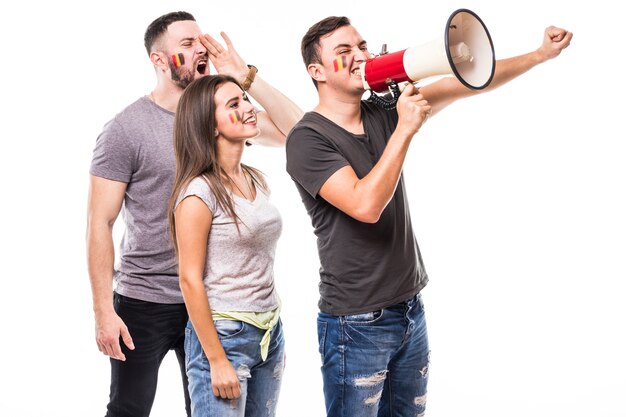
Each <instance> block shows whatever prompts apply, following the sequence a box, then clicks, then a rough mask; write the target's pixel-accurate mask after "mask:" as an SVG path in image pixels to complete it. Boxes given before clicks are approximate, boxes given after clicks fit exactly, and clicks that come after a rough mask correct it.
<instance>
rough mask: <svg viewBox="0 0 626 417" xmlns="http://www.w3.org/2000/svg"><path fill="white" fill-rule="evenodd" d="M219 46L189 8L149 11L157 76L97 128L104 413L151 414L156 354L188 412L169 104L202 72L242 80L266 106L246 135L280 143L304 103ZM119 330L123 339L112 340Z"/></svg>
mask: <svg viewBox="0 0 626 417" xmlns="http://www.w3.org/2000/svg"><path fill="white" fill-rule="evenodd" d="M222 36H223V38H224V40H225V42H226V47H223V46H222V45H221V44H220V43H219V42H217V41H216V40H215V39H213V38H211V37H210V36H208V35H203V34H202V32H201V31H200V28H199V27H198V25H197V23H196V21H195V19H194V17H193V16H192V15H191V14H189V13H186V12H174V13H168V14H166V15H163V16H161V17H159V18H157V19H156V20H154V21H153V22H152V23H151V24H150V25H149V26H148V28H147V30H146V33H145V37H144V43H145V46H146V50H147V52H148V55H149V57H150V61H151V62H152V64H153V66H154V68H155V72H156V77H157V84H156V87H155V89H154V90H153V91H152V92H151V93H150V94H149V95H147V96H144V97H141V98H140V99H138V100H137V101H135V102H134V103H132V104H131V105H129V106H128V107H126V108H125V109H124V110H122V111H121V112H120V113H119V114H117V115H116V116H115V117H114V118H113V119H112V120H111V121H109V122H108V123H107V124H106V125H105V127H104V129H103V131H102V133H101V134H100V135H99V136H98V140H97V142H96V146H95V149H94V153H93V160H92V164H91V168H90V174H91V175H90V190H89V201H88V225H87V258H88V259H87V260H88V267H89V276H90V280H91V287H92V293H93V308H94V313H95V322H96V343H97V345H98V349H99V350H100V351H101V352H102V353H103V354H105V355H107V356H109V357H110V358H111V359H110V362H111V392H110V399H109V404H108V406H107V416H108V417H113V416H133V417H138V416H141V417H143V416H149V414H150V409H151V407H152V403H153V401H154V396H155V393H156V386H157V376H158V370H159V366H160V364H161V361H162V359H163V358H164V357H165V355H166V354H167V352H168V351H170V350H174V351H175V352H176V355H177V357H178V360H179V363H180V368H181V374H182V377H183V386H184V388H185V399H186V408H187V415H190V401H189V396H188V394H187V389H186V388H187V378H186V375H185V363H184V349H183V342H184V331H185V326H186V324H187V319H188V317H187V311H186V308H185V305H184V300H183V297H182V294H181V291H180V287H179V282H178V276H177V266H176V264H177V263H176V256H175V253H174V250H173V247H172V244H171V242H170V238H169V230H168V225H167V204H168V200H169V198H170V193H171V188H172V184H173V181H174V174H175V169H176V167H175V162H174V149H173V124H174V112H175V110H176V107H177V105H178V100H179V98H180V96H181V94H182V92H183V90H184V89H185V87H186V86H187V85H189V84H190V83H191V82H192V81H193V80H194V79H195V78H197V77H202V76H205V75H208V74H209V60H210V61H211V62H212V63H213V65H214V66H215V68H216V69H217V70H218V72H220V73H225V74H228V75H232V76H233V77H235V79H237V80H241V83H242V85H243V86H244V88H245V89H246V90H247V91H248V92H249V94H250V95H251V96H252V97H253V98H254V99H255V100H256V101H257V102H258V103H259V104H260V105H261V106H262V107H263V108H264V109H265V110H267V113H266V112H263V111H261V112H259V114H258V123H259V127H260V130H261V132H262V134H263V136H262V137H259V138H255V140H254V143H260V144H268V145H284V143H285V137H286V134H287V133H288V132H289V130H290V129H291V128H292V127H293V125H294V123H295V122H296V121H297V120H298V119H299V118H300V117H301V115H302V111H301V110H300V109H299V108H298V107H297V106H296V105H295V104H294V103H292V102H291V101H290V100H289V99H288V98H286V97H285V96H283V95H282V94H281V93H280V92H278V91H277V90H276V89H274V88H273V87H272V86H270V85H269V84H267V83H266V82H265V81H264V80H263V79H261V78H260V77H257V76H256V68H255V67H253V66H251V67H249V66H247V65H246V64H245V62H244V61H243V60H242V59H241V57H239V55H238V54H237V52H236V51H235V50H234V49H233V46H232V44H231V42H230V40H229V39H228V37H227V36H226V35H225V34H222ZM120 211H121V212H122V216H123V219H124V222H125V226H126V228H125V232H124V237H123V239H122V242H121V246H120V253H119V263H118V264H117V265H115V266H114V259H115V252H114V248H113V246H114V245H113V237H112V229H113V224H114V223H115V221H116V219H117V217H118V215H119V213H120ZM120 339H121V342H120Z"/></svg>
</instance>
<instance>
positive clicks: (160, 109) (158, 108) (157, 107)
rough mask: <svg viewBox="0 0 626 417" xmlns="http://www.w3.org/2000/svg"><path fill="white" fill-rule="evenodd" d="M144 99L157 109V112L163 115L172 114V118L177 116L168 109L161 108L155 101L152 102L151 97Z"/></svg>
mask: <svg viewBox="0 0 626 417" xmlns="http://www.w3.org/2000/svg"><path fill="white" fill-rule="evenodd" d="M143 98H144V99H146V101H147V102H148V103H150V105H151V106H153V107H155V108H156V109H157V110H159V111H162V112H163V113H166V114H170V115H172V116H175V115H176V113H174V112H171V111H169V110H167V109H164V108H163V107H161V106H159V105H158V104H156V103H155V102H154V101H152V100H151V99H150V96H143Z"/></svg>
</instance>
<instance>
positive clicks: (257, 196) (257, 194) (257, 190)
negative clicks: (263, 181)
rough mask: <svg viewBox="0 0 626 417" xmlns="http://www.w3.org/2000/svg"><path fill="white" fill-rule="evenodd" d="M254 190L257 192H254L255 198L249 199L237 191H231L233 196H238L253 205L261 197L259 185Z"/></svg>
mask: <svg viewBox="0 0 626 417" xmlns="http://www.w3.org/2000/svg"><path fill="white" fill-rule="evenodd" d="M254 191H255V193H254V200H248V199H247V198H245V197H242V196H240V195H239V194H235V193H230V194H231V195H232V196H233V197H237V199H239V200H241V201H244V202H246V203H248V204H251V205H252V204H255V203H256V202H257V200H258V199H259V193H260V191H259V188H258V187H255V189H254Z"/></svg>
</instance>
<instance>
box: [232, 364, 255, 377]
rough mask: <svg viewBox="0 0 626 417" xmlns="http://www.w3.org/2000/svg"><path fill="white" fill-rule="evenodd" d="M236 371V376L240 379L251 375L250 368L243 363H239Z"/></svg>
mask: <svg viewBox="0 0 626 417" xmlns="http://www.w3.org/2000/svg"><path fill="white" fill-rule="evenodd" d="M236 372H237V378H239V379H240V380H241V379H245V378H250V377H251V376H252V375H251V374H250V368H249V367H248V365H245V364H241V365H239V367H238V368H237V371H236Z"/></svg>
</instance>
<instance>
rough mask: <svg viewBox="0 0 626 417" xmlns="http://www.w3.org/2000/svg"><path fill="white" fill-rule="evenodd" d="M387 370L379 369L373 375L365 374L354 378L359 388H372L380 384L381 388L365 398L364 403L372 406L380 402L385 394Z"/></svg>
mask: <svg viewBox="0 0 626 417" xmlns="http://www.w3.org/2000/svg"><path fill="white" fill-rule="evenodd" d="M387 372H388V371H387V370H384V371H379V372H376V373H374V374H371V375H365V376H362V377H359V378H354V386H355V387H357V388H370V387H375V386H377V385H380V386H381V387H380V389H379V390H378V391H376V392H375V393H374V394H373V395H371V396H369V397H367V398H365V399H364V400H363V404H364V405H367V406H372V405H376V404H378V402H379V401H380V398H381V397H382V395H383V387H382V384H383V383H384V382H385V379H386V378H387Z"/></svg>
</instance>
